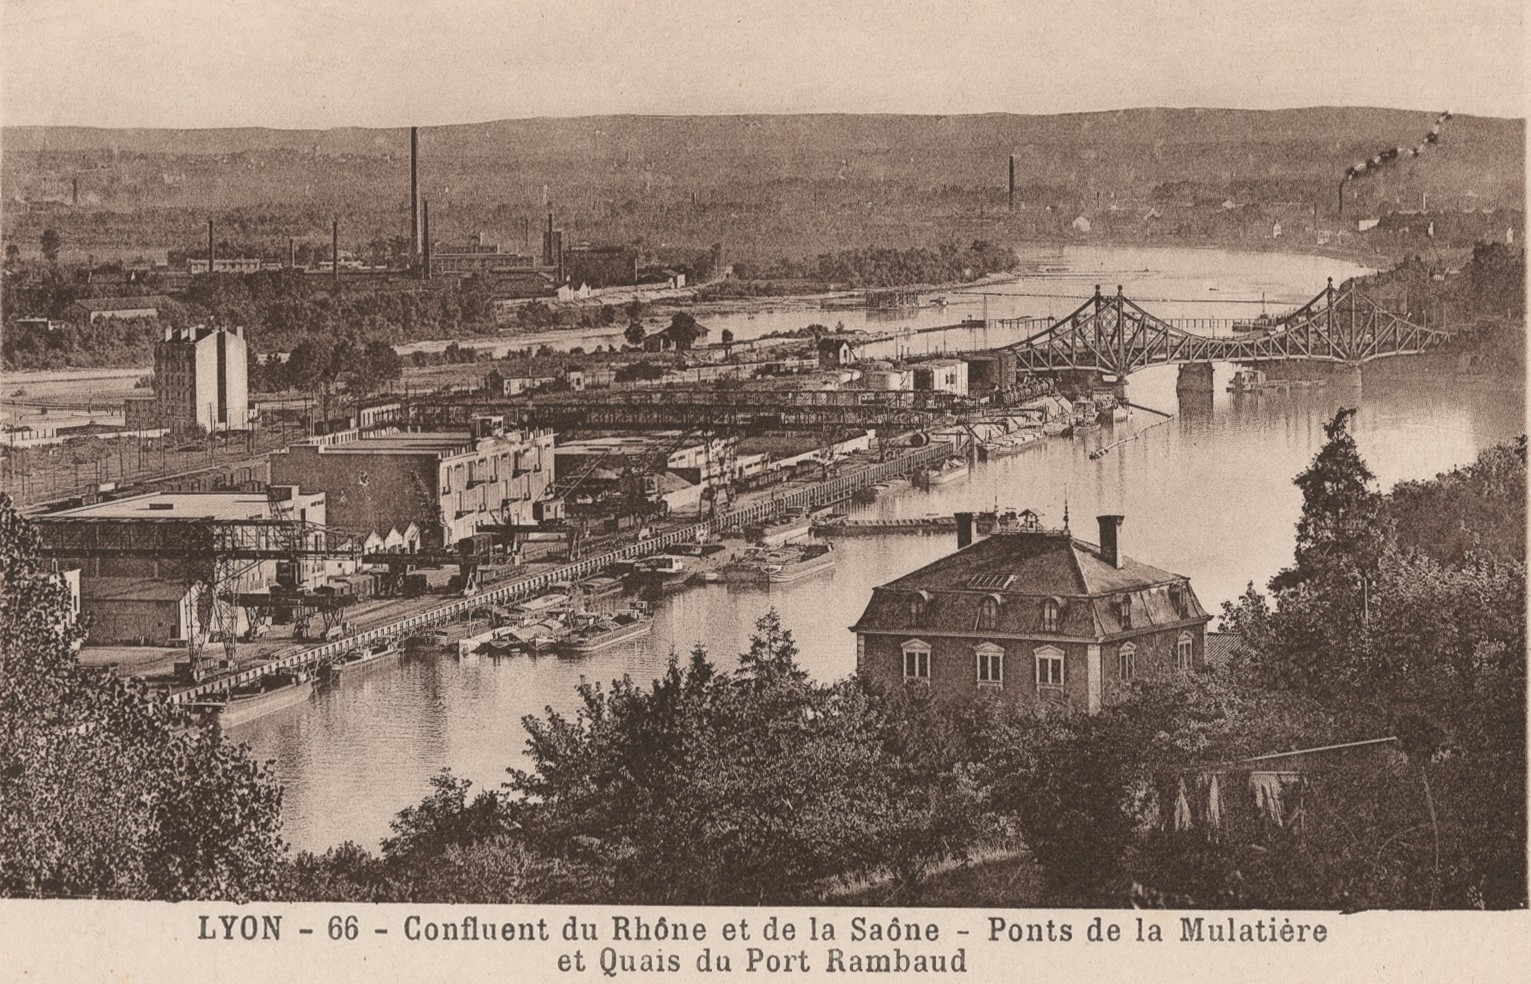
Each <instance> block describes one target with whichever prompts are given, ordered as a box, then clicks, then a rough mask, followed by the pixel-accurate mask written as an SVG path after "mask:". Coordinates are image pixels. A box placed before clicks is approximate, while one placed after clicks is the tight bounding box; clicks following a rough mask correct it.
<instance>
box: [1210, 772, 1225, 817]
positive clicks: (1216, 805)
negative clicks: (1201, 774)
mask: <svg viewBox="0 0 1531 984" xmlns="http://www.w3.org/2000/svg"><path fill="white" fill-rule="evenodd" d="M1207 826H1208V827H1210V828H1212V830H1214V831H1217V830H1221V829H1222V827H1223V793H1222V790H1221V789H1220V788H1219V787H1218V784H1217V773H1216V772H1214V773H1212V781H1211V782H1209V783H1207Z"/></svg>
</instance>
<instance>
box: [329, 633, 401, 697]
mask: <svg viewBox="0 0 1531 984" xmlns="http://www.w3.org/2000/svg"><path fill="white" fill-rule="evenodd" d="M403 655H404V651H403V650H402V649H400V648H399V647H398V646H395V645H394V644H393V643H391V642H379V643H376V644H374V645H373V646H371V647H369V648H365V649H353V650H351V651H350V652H349V653H346V654H345V655H344V656H342V657H340V659H338V660H336V661H335V662H333V663H331V664H330V665H329V666H328V667H327V668H326V670H325V679H326V682H327V683H329V684H330V685H332V686H333V685H335V684H339V683H342V682H344V681H347V680H355V679H357V678H359V677H362V676H365V675H366V674H368V673H370V672H371V671H373V670H378V669H382V668H383V667H385V666H392V665H394V664H395V663H397V662H398V661H399V659H400V658H401V657H402V656H403Z"/></svg>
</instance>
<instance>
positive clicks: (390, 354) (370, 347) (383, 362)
mask: <svg viewBox="0 0 1531 984" xmlns="http://www.w3.org/2000/svg"><path fill="white" fill-rule="evenodd" d="M403 372H404V364H403V362H402V361H401V360H400V359H399V353H397V352H395V351H394V349H393V346H392V345H389V344H388V343H386V342H378V341H372V342H368V343H367V344H366V345H365V346H364V347H363V348H362V350H361V352H360V353H358V355H357V357H356V359H355V361H354V362H353V363H352V365H351V387H352V388H353V389H354V390H355V392H356V393H357V395H358V396H364V395H366V394H368V393H372V392H374V391H376V390H377V389H379V388H381V387H382V386H384V385H386V384H387V383H390V382H392V381H393V380H395V379H398V378H399V377H400V376H401V375H403Z"/></svg>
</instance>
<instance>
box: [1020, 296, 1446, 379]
mask: <svg viewBox="0 0 1531 984" xmlns="http://www.w3.org/2000/svg"><path fill="white" fill-rule="evenodd" d="M1001 323H1002V324H1007V323H1009V322H1001ZM1450 337H1451V332H1448V331H1444V330H1442V329H1440V328H1429V327H1425V326H1422V325H1417V324H1414V323H1413V322H1411V321H1409V320H1408V319H1407V318H1404V317H1402V316H1400V315H1397V314H1394V313H1393V312H1391V311H1388V310H1386V309H1385V308H1383V307H1382V305H1380V304H1379V303H1377V302H1376V301H1375V300H1373V299H1372V298H1371V297H1370V296H1368V295H1367V294H1366V293H1365V292H1364V291H1362V290H1361V289H1360V288H1358V287H1356V286H1354V285H1353V284H1352V285H1348V286H1346V287H1343V288H1340V289H1336V288H1335V286H1334V281H1333V280H1330V282H1329V286H1328V287H1326V288H1325V289H1324V290H1323V291H1322V292H1321V293H1319V294H1318V296H1316V297H1314V298H1313V299H1312V300H1311V301H1309V302H1308V303H1306V304H1304V305H1303V306H1302V307H1300V308H1298V309H1297V310H1295V311H1293V312H1292V313H1290V314H1288V315H1285V316H1283V317H1280V318H1276V319H1274V320H1273V321H1271V322H1269V323H1268V324H1264V325H1261V326H1260V327H1258V328H1255V329H1254V330H1246V331H1245V333H1243V334H1235V335H1232V336H1214V335H1205V334H1197V333H1194V332H1190V331H1186V330H1184V329H1183V328H1180V327H1176V326H1175V325H1173V324H1171V323H1170V322H1169V321H1166V320H1164V319H1161V318H1159V317H1156V316H1155V315H1153V314H1150V313H1149V312H1148V311H1146V310H1144V309H1143V308H1141V307H1139V306H1138V305H1137V304H1136V303H1134V302H1133V301H1132V300H1130V299H1128V298H1126V297H1124V296H1122V289H1121V288H1120V287H1118V288H1117V291H1116V295H1115V296H1114V297H1107V296H1102V294H1101V292H1100V288H1099V287H1098V286H1097V287H1096V288H1095V296H1094V297H1092V298H1090V299H1089V300H1088V301H1086V302H1085V303H1084V304H1082V305H1080V306H1079V308H1078V309H1077V310H1075V311H1074V312H1073V313H1072V314H1069V315H1067V316H1065V317H1063V318H1059V319H1058V320H1057V321H1054V322H1053V323H1052V324H1051V325H1049V326H1048V327H1047V328H1045V329H1043V330H1041V331H1039V332H1036V333H1035V334H1032V335H1030V336H1029V337H1027V338H1025V339H1023V340H1021V341H1020V342H1017V343H1015V344H1014V345H1010V346H1006V348H1007V349H1008V350H1009V351H1010V352H1013V353H1014V354H1015V359H1016V368H1017V370H1019V371H1020V372H1022V373H1028V372H1030V373H1036V372H1059V371H1066V370H1093V371H1095V372H1100V373H1114V374H1115V375H1117V376H1118V377H1126V376H1128V375H1130V374H1131V373H1134V372H1137V371H1138V370H1139V369H1146V368H1148V367H1149V366H1165V365H1184V364H1187V363H1196V362H1206V363H1211V362H1248V363H1259V362H1287V361H1301V362H1329V363H1340V364H1344V365H1360V364H1362V363H1365V362H1370V361H1372V360H1373V359H1380V358H1387V357H1390V356H1396V355H1417V354H1419V353H1422V352H1426V351H1429V350H1430V349H1432V348H1435V347H1436V346H1438V345H1440V344H1441V343H1443V342H1445V341H1446V340H1447V339H1448V338H1450Z"/></svg>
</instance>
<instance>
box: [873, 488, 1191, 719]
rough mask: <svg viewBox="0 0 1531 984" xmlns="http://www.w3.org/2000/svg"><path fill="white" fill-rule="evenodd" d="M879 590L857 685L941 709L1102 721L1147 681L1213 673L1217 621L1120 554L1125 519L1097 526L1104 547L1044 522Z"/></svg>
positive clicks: (997, 536) (964, 545)
mask: <svg viewBox="0 0 1531 984" xmlns="http://www.w3.org/2000/svg"><path fill="white" fill-rule="evenodd" d="M973 518H974V517H973V515H972V514H970V513H969V514H959V515H958V523H957V526H958V534H957V536H958V544H959V549H958V550H957V552H956V553H953V554H949V555H948V556H946V557H943V558H942V559H940V560H937V561H935V562H934V563H931V564H927V565H925V566H924V567H921V568H920V569H919V570H917V571H914V572H913V573H910V574H906V575H904V576H903V577H901V578H898V579H897V580H894V581H890V582H888V583H887V584H884V585H881V586H880V587H877V588H875V589H874V590H873V592H872V600H871V602H870V603H869V604H868V605H867V608H866V611H865V612H863V613H862V615H861V618H860V619H859V620H858V621H857V623H856V624H855V625H854V626H852V628H851V631H853V632H855V633H856V672H857V673H858V674H860V675H862V676H864V677H868V678H870V679H872V680H874V681H876V682H878V683H880V684H882V685H883V686H887V687H894V686H906V685H916V686H926V687H929V688H930V689H931V691H932V692H933V693H934V694H936V695H937V696H940V697H946V698H953V697H963V696H978V695H982V694H990V695H992V696H995V697H998V698H1000V699H1003V700H1005V701H1013V702H1018V703H1021V704H1025V705H1030V706H1038V705H1043V704H1062V705H1066V706H1070V707H1073V708H1076V709H1078V710H1082V711H1087V712H1088V713H1091V714H1094V713H1097V712H1099V711H1100V710H1101V708H1102V707H1103V706H1105V705H1107V704H1110V703H1112V702H1113V700H1114V699H1116V697H1117V695H1118V694H1119V693H1120V692H1121V690H1122V688H1123V687H1125V686H1126V685H1128V684H1130V683H1131V682H1132V681H1133V680H1137V679H1163V678H1167V677H1170V676H1172V675H1174V674H1177V673H1188V672H1190V671H1192V670H1194V669H1200V668H1202V667H1203V666H1204V665H1205V662H1206V628H1207V623H1208V621H1210V620H1211V616H1209V615H1208V614H1207V613H1206V611H1205V610H1204V609H1203V608H1202V606H1201V603H1200V602H1199V601H1198V600H1197V599H1196V593H1195V592H1194V591H1192V590H1191V585H1190V582H1189V581H1188V580H1187V579H1186V578H1185V577H1183V576H1181V575H1179V574H1171V573H1169V572H1168V571H1162V570H1160V569H1158V568H1156V567H1150V566H1149V565H1147V564H1144V563H1140V562H1138V561H1136V560H1132V559H1131V558H1129V557H1127V556H1126V555H1125V554H1124V553H1123V552H1122V545H1121V536H1120V528H1121V524H1122V517H1121V516H1101V517H1099V520H1098V521H1099V526H1100V542H1099V544H1095V543H1087V542H1085V541H1083V540H1080V539H1076V538H1075V537H1074V535H1073V534H1072V533H1071V532H1069V530H1068V528H1067V527H1066V526H1065V528H1064V529H1061V530H1050V529H1044V528H1042V526H1041V524H1040V523H1039V522H1038V520H1037V517H1036V516H1035V514H1032V513H1021V514H1020V515H1019V516H1018V517H1016V521H1015V523H1014V524H1013V525H1012V526H1010V527H1009V528H1006V529H1003V530H1002V531H996V532H995V533H994V534H993V535H992V536H989V537H987V538H985V539H982V540H979V541H978V542H976V543H973V542H971V538H972V532H971V530H972V524H973Z"/></svg>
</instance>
